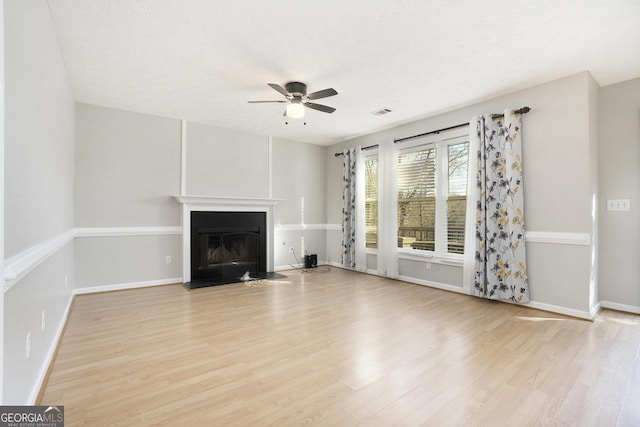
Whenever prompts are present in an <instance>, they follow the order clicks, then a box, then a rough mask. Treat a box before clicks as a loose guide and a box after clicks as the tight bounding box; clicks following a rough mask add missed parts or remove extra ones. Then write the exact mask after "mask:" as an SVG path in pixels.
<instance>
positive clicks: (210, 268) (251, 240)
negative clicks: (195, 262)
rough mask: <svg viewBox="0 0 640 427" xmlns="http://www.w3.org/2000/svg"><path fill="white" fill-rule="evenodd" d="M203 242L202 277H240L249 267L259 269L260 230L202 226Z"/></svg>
mask: <svg viewBox="0 0 640 427" xmlns="http://www.w3.org/2000/svg"><path fill="white" fill-rule="evenodd" d="M198 238H199V244H200V258H201V259H200V262H199V264H200V265H199V267H198V270H199V271H198V273H199V274H198V276H200V277H199V278H200V279H211V280H221V279H230V278H236V279H237V278H240V277H241V276H242V275H243V274H245V273H246V272H247V271H248V272H249V273H255V272H257V271H258V267H259V265H258V264H259V259H258V254H259V251H260V233H259V230H258V229H256V230H247V229H244V230H242V231H237V230H230V229H202V230H199V231H198Z"/></svg>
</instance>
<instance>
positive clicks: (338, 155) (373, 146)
mask: <svg viewBox="0 0 640 427" xmlns="http://www.w3.org/2000/svg"><path fill="white" fill-rule="evenodd" d="M372 148H378V144H374V145H369V146H368V147H362V148H361V150H370V149H372ZM342 155H343V153H336V154H334V156H336V157H340V156H342Z"/></svg>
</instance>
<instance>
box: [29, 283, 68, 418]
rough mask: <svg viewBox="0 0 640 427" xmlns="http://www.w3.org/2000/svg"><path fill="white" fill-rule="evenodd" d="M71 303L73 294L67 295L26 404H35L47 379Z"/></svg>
mask: <svg viewBox="0 0 640 427" xmlns="http://www.w3.org/2000/svg"><path fill="white" fill-rule="evenodd" d="M72 304H73V294H72V295H69V301H68V302H67V306H66V307H65V309H64V313H63V314H62V318H61V319H60V323H59V324H58V329H57V330H56V334H55V337H54V338H53V340H52V341H51V345H50V346H49V350H48V351H47V355H46V357H45V359H44V362H43V363H42V366H41V367H40V372H39V373H38V377H37V378H36V382H35V384H34V385H33V388H32V390H31V394H30V395H29V401H28V402H27V404H28V405H35V404H36V400H37V399H38V394H39V393H40V390H42V387H43V386H44V382H45V380H46V379H47V371H49V367H50V366H51V364H52V363H53V357H54V356H55V354H56V349H57V348H58V343H59V342H60V340H62V332H64V326H65V325H66V324H67V319H68V318H69V313H70V311H71V305H72Z"/></svg>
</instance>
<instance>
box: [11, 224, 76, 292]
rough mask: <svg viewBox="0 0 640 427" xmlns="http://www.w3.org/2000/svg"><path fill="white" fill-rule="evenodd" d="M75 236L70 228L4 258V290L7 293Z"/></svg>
mask: <svg viewBox="0 0 640 427" xmlns="http://www.w3.org/2000/svg"><path fill="white" fill-rule="evenodd" d="M74 237H75V232H74V230H68V231H65V232H64V233H60V234H58V235H57V236H54V237H52V238H50V239H47V240H45V241H43V242H40V243H38V244H36V245H33V246H31V247H29V248H27V249H25V250H23V251H22V252H19V253H17V254H15V255H13V256H11V257H9V258H7V259H6V260H4V292H5V293H6V292H7V291H8V290H9V289H11V288H12V287H13V286H14V285H15V284H16V283H18V282H19V281H20V280H22V278H24V277H25V276H26V275H27V274H29V272H30V271H32V270H33V269H35V268H36V267H37V266H38V265H40V264H41V263H42V262H44V261H45V260H47V259H48V258H49V257H50V256H52V255H53V254H55V253H56V252H57V251H58V250H60V249H62V248H63V247H65V246H66V245H67V244H68V243H69V242H71V241H72V240H73V238H74Z"/></svg>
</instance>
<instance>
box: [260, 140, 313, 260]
mask: <svg viewBox="0 0 640 427" xmlns="http://www.w3.org/2000/svg"><path fill="white" fill-rule="evenodd" d="M325 152H326V147H321V146H317V145H311V144H301V143H299V142H295V141H288V140H286V139H279V138H274V139H273V147H272V157H273V162H272V164H273V197H274V198H276V199H282V201H281V202H280V203H279V204H278V205H277V206H276V229H275V230H276V233H275V254H274V255H275V257H274V258H275V266H276V269H286V268H290V265H291V264H293V265H297V264H298V263H302V262H303V261H302V257H303V255H304V253H303V251H304V252H306V253H308V254H317V255H318V260H319V261H320V262H324V261H325V260H326V209H325V191H324V184H325V182H326V179H325ZM303 246H304V247H303ZM290 247H293V248H294V252H295V254H294V255H292V254H290V253H289V248H290ZM296 257H297V259H296Z"/></svg>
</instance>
